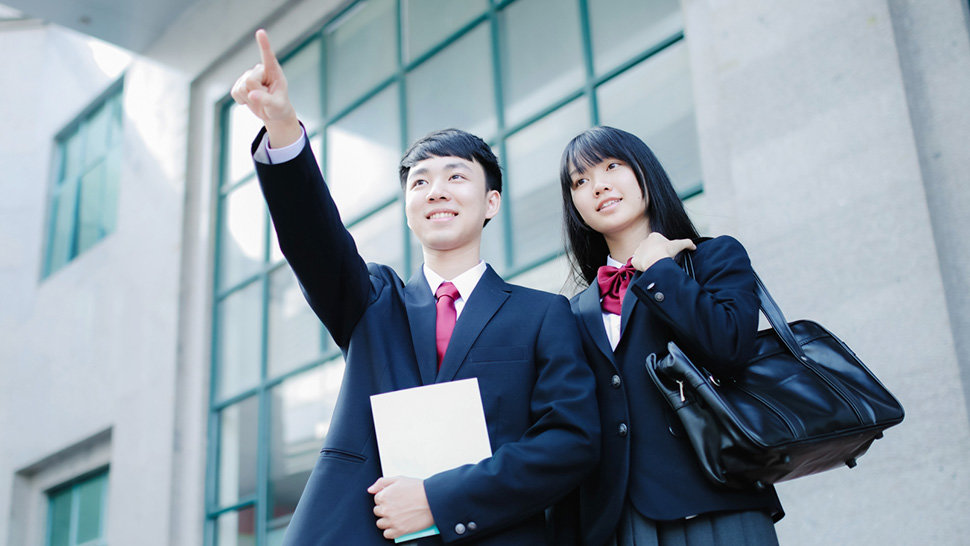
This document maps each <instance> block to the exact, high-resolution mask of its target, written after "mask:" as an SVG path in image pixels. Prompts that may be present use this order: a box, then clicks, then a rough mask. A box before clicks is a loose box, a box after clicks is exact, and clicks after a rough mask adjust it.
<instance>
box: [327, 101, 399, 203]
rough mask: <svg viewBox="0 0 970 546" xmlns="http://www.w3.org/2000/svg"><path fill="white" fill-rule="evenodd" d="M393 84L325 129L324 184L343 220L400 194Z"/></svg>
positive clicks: (397, 116) (396, 113)
mask: <svg viewBox="0 0 970 546" xmlns="http://www.w3.org/2000/svg"><path fill="white" fill-rule="evenodd" d="M400 121H401V116H400V111H399V109H398V99H397V86H391V87H390V88H388V89H385V90H384V91H382V92H381V93H380V94H378V95H377V96H376V97H374V98H372V99H370V100H369V101H367V102H366V103H364V104H363V105H361V106H360V107H359V108H357V109H356V110H354V111H353V112H352V113H351V114H350V115H348V116H345V117H343V118H340V120H339V121H337V122H336V123H334V124H332V125H330V126H329V127H327V183H328V184H329V187H330V194H331V195H333V199H334V202H336V203H337V208H338V209H340V217H341V218H342V219H343V220H344V221H345V222H346V221H350V220H353V219H355V218H357V217H359V216H360V215H361V214H363V213H365V212H367V211H369V210H372V209H374V208H375V207H376V206H379V205H381V204H383V203H384V202H386V201H387V200H388V199H394V198H396V197H397V196H398V195H399V194H400V193H401V184H400V182H399V181H398V180H399V179H398V175H397V165H398V161H399V160H400V159H401V123H400Z"/></svg>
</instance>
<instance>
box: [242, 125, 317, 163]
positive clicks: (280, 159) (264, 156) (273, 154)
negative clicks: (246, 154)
mask: <svg viewBox="0 0 970 546" xmlns="http://www.w3.org/2000/svg"><path fill="white" fill-rule="evenodd" d="M301 129H302V127H301ZM305 143H306V130H305V129H304V130H303V134H302V135H301V136H300V139H299V140H297V141H296V142H294V143H293V144H290V145H289V146H283V147H282V148H270V147H269V133H264V134H263V139H262V140H260V141H259V146H257V147H256V151H255V152H253V159H255V160H256V161H258V162H260V163H265V164H267V165H279V164H280V163H286V162H287V161H289V160H291V159H293V158H294V157H296V156H298V155H300V152H302V151H303V146H304V145H305Z"/></svg>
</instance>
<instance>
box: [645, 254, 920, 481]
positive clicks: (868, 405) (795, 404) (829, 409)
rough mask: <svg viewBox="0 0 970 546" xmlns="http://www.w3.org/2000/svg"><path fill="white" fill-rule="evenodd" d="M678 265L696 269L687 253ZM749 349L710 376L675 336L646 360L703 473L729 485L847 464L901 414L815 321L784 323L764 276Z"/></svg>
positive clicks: (852, 355) (851, 355)
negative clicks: (744, 358) (729, 369)
mask: <svg viewBox="0 0 970 546" xmlns="http://www.w3.org/2000/svg"><path fill="white" fill-rule="evenodd" d="M684 262H685V263H684V267H685V269H686V270H687V272H688V274H690V275H691V277H693V276H694V275H693V266H692V264H691V261H690V255H689V253H685V255H684ZM755 279H756V280H757V291H758V297H759V298H760V300H761V311H762V312H763V313H764V314H765V317H767V319H768V322H769V323H770V324H771V326H772V328H771V329H767V330H762V331H760V332H758V336H757V340H756V342H755V355H754V356H753V357H752V358H751V359H750V361H749V362H748V363H747V365H745V366H743V367H741V368H739V370H738V371H737V372H736V373H735V374H734V375H732V376H731V377H724V378H715V377H714V376H713V375H711V374H710V373H708V372H707V371H706V370H705V369H704V367H703V363H700V362H698V363H695V362H692V361H691V360H690V358H688V356H687V355H686V354H684V352H683V351H682V350H681V349H680V348H679V347H677V345H676V344H675V343H674V342H672V341H671V342H670V343H669V344H668V346H667V349H668V354H667V355H666V356H664V357H663V358H662V359H660V360H658V359H657V356H656V354H651V355H650V356H649V357H647V362H646V368H647V373H648V374H649V375H650V377H651V379H652V380H653V382H654V384H655V385H656V386H657V388H658V389H659V390H660V393H661V394H662V395H663V397H664V398H665V399H666V400H667V402H668V403H669V404H670V407H671V408H673V410H674V412H675V413H676V415H677V416H678V418H679V419H680V421H681V423H682V424H683V426H684V429H685V431H686V434H687V437H688V439H689V440H690V443H691V445H692V446H693V448H694V451H695V452H696V453H697V458H698V460H699V462H700V464H701V466H702V467H703V469H704V471H705V474H706V475H707V477H708V478H709V479H711V480H712V481H714V482H715V483H718V484H722V485H724V486H727V487H730V488H739V489H743V488H751V487H755V488H761V487H764V486H765V484H772V483H775V482H780V481H784V480H790V479H793V478H798V477H800V476H806V475H809V474H815V473H817V472H822V471H825V470H829V469H832V468H836V467H840V466H842V465H843V464H844V465H848V466H849V467H850V468H851V467H853V466H855V464H856V459H857V458H858V457H860V456H861V455H862V454H864V453H865V452H866V451H867V450H868V449H869V446H870V445H871V444H872V442H873V441H874V440H876V439H877V438H881V437H882V435H883V434H882V431H883V430H885V429H886V428H889V427H891V426H893V425H896V424H898V423H899V422H901V421H902V420H903V408H902V406H901V405H900V404H899V402H898V401H897V400H896V398H895V397H894V396H893V395H892V394H891V393H890V392H889V391H888V390H886V388H885V387H884V386H883V385H882V383H880V382H879V380H878V379H877V378H876V376H874V375H873V374H872V372H870V371H869V369H868V368H866V366H865V364H863V363H862V361H860V360H859V358H858V357H857V356H856V355H855V353H853V352H852V350H851V349H849V347H848V346H846V344H845V343H843V342H842V340H840V339H839V338H837V337H836V336H835V335H834V334H832V333H831V332H829V331H828V330H826V329H825V328H824V327H822V326H821V325H819V324H817V323H815V322H812V321H809V320H799V321H795V322H792V323H790V324H789V323H788V322H786V320H785V317H784V315H783V314H782V312H781V309H780V308H779V307H778V305H777V304H776V303H775V301H774V299H772V297H771V295H770V294H769V293H768V290H767V289H766V288H765V286H764V284H763V283H762V281H761V279H760V278H759V277H758V276H757V274H755Z"/></svg>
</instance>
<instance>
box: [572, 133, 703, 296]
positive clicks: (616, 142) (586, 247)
mask: <svg viewBox="0 0 970 546" xmlns="http://www.w3.org/2000/svg"><path fill="white" fill-rule="evenodd" d="M607 158H615V159H619V160H621V161H623V162H625V163H626V164H627V165H629V166H630V168H631V169H633V172H634V174H635V175H636V177H637V182H638V183H639V184H640V190H641V191H642V192H644V193H645V196H647V197H649V199H648V204H647V210H646V211H645V214H646V216H647V218H648V219H649V220H650V229H651V231H656V232H658V233H661V234H662V235H664V236H665V237H667V238H668V239H691V240H695V239H698V238H699V236H698V234H697V230H696V229H695V228H694V224H693V223H692V222H691V221H690V217H688V216H687V211H685V210H684V204H683V203H682V202H681V200H680V197H678V196H677V192H676V191H675V190H674V187H673V185H672V184H671V183H670V178H668V177H667V173H666V172H665V171H664V168H663V166H661V165H660V162H659V161H658V160H657V157H656V156H655V155H653V152H652V151H651V150H650V148H649V147H647V145H646V144H644V143H643V141H642V140H640V139H639V138H637V137H636V136H634V135H632V134H630V133H628V132H626V131H621V130H620V129H614V128H613V127H605V126H601V127H593V128H592V129H587V130H586V131H584V132H582V133H580V134H579V135H577V136H576V137H575V138H573V139H572V140H571V141H569V144H567V145H566V149H565V150H563V152H562V161H561V162H560V165H559V181H560V187H561V188H562V206H563V220H564V222H565V232H566V249H567V251H568V252H569V262H570V265H571V266H572V268H573V274H574V275H575V276H576V277H578V278H580V279H582V280H583V281H584V282H585V284H586V285H589V284H590V283H591V282H593V279H595V278H596V270H597V269H598V268H599V267H600V266H601V265H604V264H605V263H606V256H607V255H608V254H609V252H610V251H609V248H608V247H607V246H606V239H605V238H604V237H603V235H602V234H601V233H598V232H597V231H595V230H593V228H591V227H589V226H588V225H586V222H584V221H583V218H582V216H580V215H579V211H577V210H576V207H575V206H574V205H573V198H572V191H571V188H572V177H571V176H570V175H569V171H570V170H572V169H579V170H580V171H585V170H586V169H589V168H590V167H592V166H594V165H596V164H597V163H599V162H600V161H603V160H604V159H607Z"/></svg>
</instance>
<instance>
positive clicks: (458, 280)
mask: <svg viewBox="0 0 970 546" xmlns="http://www.w3.org/2000/svg"><path fill="white" fill-rule="evenodd" d="M422 267H423V268H424V278H425V279H426V280H427V281H428V287H429V288H430V289H431V293H432V294H434V293H435V292H437V291H438V287H439V286H441V284H442V283H444V282H445V281H446V279H445V278H444V277H442V276H441V275H439V274H437V273H435V272H434V271H432V270H431V268H430V267H428V264H424V265H423V266H422ZM484 273H485V261H484V260H479V262H478V263H477V264H476V265H474V266H472V267H471V268H470V269H468V270H467V271H465V272H464V273H462V274H460V275H458V276H457V277H455V278H454V279H452V280H451V284H454V285H455V288H457V289H458V299H456V300H455V320H458V317H460V316H461V310H462V309H464V308H465V302H466V301H468V298H469V297H470V296H471V295H472V290H475V287H476V286H478V281H479V280H481V278H482V275H483V274H484Z"/></svg>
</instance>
